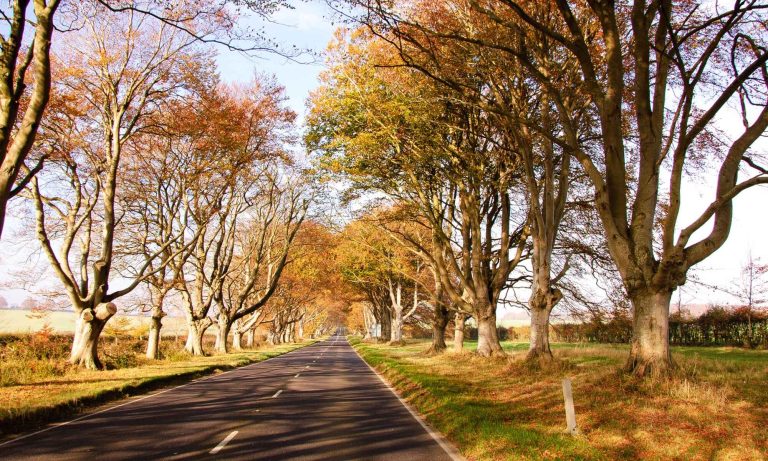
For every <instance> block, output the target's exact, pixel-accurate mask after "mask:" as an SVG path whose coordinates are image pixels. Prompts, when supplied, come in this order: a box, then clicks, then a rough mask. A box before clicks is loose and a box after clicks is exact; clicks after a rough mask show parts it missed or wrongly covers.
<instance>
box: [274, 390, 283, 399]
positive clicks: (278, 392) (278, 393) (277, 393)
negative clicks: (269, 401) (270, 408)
mask: <svg viewBox="0 0 768 461" xmlns="http://www.w3.org/2000/svg"><path fill="white" fill-rule="evenodd" d="M282 393H283V390H282V389H280V390H279V391H277V392H275V395H273V396H272V398H273V399H274V398H275V397H277V396H278V395H280V394H282Z"/></svg>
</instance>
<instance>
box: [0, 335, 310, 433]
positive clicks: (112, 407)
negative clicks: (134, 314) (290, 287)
mask: <svg viewBox="0 0 768 461" xmlns="http://www.w3.org/2000/svg"><path fill="white" fill-rule="evenodd" d="M310 346H311V344H310ZM302 349H303V346H302V347H300V348H298V349H294V350H292V351H290V352H286V353H284V354H280V355H276V356H274V357H270V358H268V359H265V360H262V361H259V362H254V363H251V364H249V365H244V366H242V367H238V368H233V369H232V370H229V371H225V372H223V373H218V374H214V375H209V376H203V377H202V378H197V379H193V380H192V381H189V382H188V383H184V384H181V385H178V386H175V387H171V388H170V389H164V390H162V391H160V392H155V393H154V394H149V395H145V396H143V397H139V398H138V399H134V400H129V401H127V402H124V403H120V404H117V405H114V406H111V407H109V408H105V409H103V410H99V411H94V412H93V413H88V414H87V415H83V416H80V417H78V418H75V419H70V420H69V421H64V422H63V423H55V424H51V425H50V426H48V427H46V428H43V429H40V430H39V431H35V432H30V433H29V434H25V435H22V436H19V437H16V438H13V439H11V440H8V441H5V442H2V443H0V447H2V446H5V445H10V444H12V443H14V442H18V441H19V440H24V439H27V438H29V437H32V436H35V435H37V434H42V433H43V432H48V431H50V430H53V429H57V428H59V427H62V426H66V425H68V424H72V423H76V422H78V421H81V420H83V419H87V418H90V417H92V416H96V415H99V414H101V413H105V412H107V411H112V410H115V409H117V408H120V407H124V406H126V405H131V404H134V403H136V402H141V401H142V400H146V399H151V398H152V397H157V396H158V395H160V394H165V393H166V392H171V391H175V390H176V389H181V388H182V387H187V386H189V385H192V384H196V383H199V382H200V381H207V380H211V379H213V378H220V377H221V376H223V375H226V374H227V373H232V372H234V371H238V370H244V369H246V368H250V367H255V366H256V365H260V364H262V363H264V362H268V361H270V360H275V359H280V358H285V356H286V355H289V354H294V353H296V352H300V351H301V352H304V351H302ZM213 380H214V381H215V379H213Z"/></svg>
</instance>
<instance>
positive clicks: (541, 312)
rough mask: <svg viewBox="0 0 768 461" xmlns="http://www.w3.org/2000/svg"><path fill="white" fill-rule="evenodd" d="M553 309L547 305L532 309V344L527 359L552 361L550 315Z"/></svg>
mask: <svg viewBox="0 0 768 461" xmlns="http://www.w3.org/2000/svg"><path fill="white" fill-rule="evenodd" d="M551 313H552V310H551V309H549V308H548V307H547V306H545V307H543V308H542V307H537V308H533V309H531V345H530V347H529V348H528V356H527V357H526V360H540V361H551V360H552V349H551V348H550V347H549V316H550V314H551Z"/></svg>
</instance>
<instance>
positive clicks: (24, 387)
mask: <svg viewBox="0 0 768 461" xmlns="http://www.w3.org/2000/svg"><path fill="white" fill-rule="evenodd" d="M207 339H208V343H209V344H208V345H207V346H208V348H207V350H211V348H212V347H211V346H212V344H210V342H211V340H212V338H207ZM70 343H71V337H68V336H65V335H54V334H48V333H36V334H31V335H30V334H25V335H6V336H0V438H2V436H3V435H7V434H9V433H14V432H20V431H22V430H25V429H29V428H33V427H35V426H38V425H40V424H43V423H46V422H49V421H51V420H54V419H57V418H62V417H67V416H70V415H73V414H75V413H77V412H79V411H81V410H82V409H84V408H86V407H92V406H94V405H98V404H101V403H104V402H107V401H110V400H114V399H118V398H122V397H125V396H128V395H132V394H137V393H143V392H147V391H149V390H151V389H153V388H157V387H161V386H165V385H168V384H174V383H180V382H183V381H188V380H190V379H193V378H195V377H199V376H203V375H206V374H211V373H217V372H220V371H224V370H228V369H232V368H234V367H238V366H242V365H246V364H249V363H253V362H258V361H261V360H265V359H267V358H269V357H274V356H276V355H279V354H283V353H285V352H289V351H291V350H293V349H296V348H298V347H302V346H303V345H306V344H309V342H305V343H303V344H286V345H280V346H266V345H265V346H261V347H258V348H256V349H253V350H246V351H242V352H234V353H230V354H225V355H211V356H208V357H193V356H191V355H188V354H187V353H185V352H184V351H183V350H181V349H182V346H183V342H182V341H178V342H176V341H163V342H161V354H162V357H163V359H162V360H148V359H146V358H144V357H143V349H144V347H145V341H142V340H138V339H135V338H131V337H115V338H112V339H108V340H104V339H102V341H101V345H100V351H101V352H100V354H101V357H102V360H103V361H104V362H105V365H106V366H107V370H106V371H89V370H85V369H80V368H76V367H73V366H70V365H69V364H68V363H67V361H66V357H67V351H68V349H69V347H70Z"/></svg>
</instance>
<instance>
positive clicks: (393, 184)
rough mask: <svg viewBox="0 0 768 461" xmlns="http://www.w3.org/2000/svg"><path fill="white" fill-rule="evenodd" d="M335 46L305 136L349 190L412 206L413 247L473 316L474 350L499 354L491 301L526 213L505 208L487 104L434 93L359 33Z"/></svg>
mask: <svg viewBox="0 0 768 461" xmlns="http://www.w3.org/2000/svg"><path fill="white" fill-rule="evenodd" d="M338 48H339V51H338V53H336V54H333V55H332V57H331V59H332V64H331V70H330V71H329V72H328V73H327V74H326V75H325V77H324V78H325V83H324V85H323V86H322V87H321V89H320V90H319V91H318V92H317V93H316V94H314V95H313V106H312V113H311V115H310V119H309V120H310V122H309V123H310V132H309V135H308V137H307V142H308V143H309V145H310V147H311V148H312V149H314V150H318V151H322V152H323V153H324V155H325V156H326V162H327V164H328V165H329V167H330V168H332V169H334V170H336V171H339V172H343V174H344V175H346V176H347V178H348V179H350V180H352V181H353V183H355V187H356V188H357V189H367V190H375V191H378V192H383V193H385V194H388V195H389V196H390V197H393V198H394V199H396V200H402V201H403V203H405V204H408V205H410V206H413V207H415V208H416V209H417V210H419V214H420V216H421V217H422V218H423V219H424V220H425V221H426V222H428V223H429V226H430V228H431V229H432V231H433V238H432V242H431V246H432V248H433V249H434V251H428V249H426V248H420V249H419V248H418V246H415V247H414V248H415V249H416V251H417V252H418V254H419V255H420V256H421V257H422V258H423V259H424V261H426V262H427V263H428V264H429V265H430V266H431V267H433V268H434V269H435V271H436V273H437V274H438V276H439V277H440V279H441V282H442V287H443V289H444V290H445V292H446V294H447V296H448V297H449V299H450V300H451V303H452V305H453V307H454V308H455V309H457V310H462V311H463V312H465V313H468V314H470V315H472V316H473V317H474V318H475V319H476V320H477V322H478V326H479V331H480V334H479V346H478V353H479V354H481V355H495V354H503V350H502V348H501V345H500V343H499V340H498V337H497V335H496V308H497V303H498V302H499V297H500V294H501V292H502V291H503V290H504V288H505V287H506V286H507V280H508V277H509V275H510V273H511V272H512V270H514V269H515V268H516V267H517V265H518V263H519V262H520V261H521V260H522V258H523V257H524V249H525V242H526V239H527V227H526V220H527V218H526V217H524V216H525V214H526V213H525V212H523V213H520V214H519V215H518V216H513V212H518V211H519V206H518V205H519V204H518V203H515V202H514V201H513V198H514V197H513V195H512V194H511V193H510V190H511V188H512V183H513V182H514V181H515V180H516V178H515V171H516V169H517V168H518V163H519V162H518V161H517V159H515V158H514V157H513V156H510V155H509V146H507V145H505V144H504V142H503V140H502V141H501V142H500V141H499V139H498V138H499V136H498V133H497V132H496V131H495V129H494V126H495V121H493V120H492V119H491V118H490V117H489V116H488V113H487V112H485V111H483V110H479V109H478V106H477V105H472V104H464V103H463V102H457V101H456V100H454V99H450V98H442V97H441V96H440V95H441V91H440V90H441V89H440V88H439V87H436V86H434V85H430V81H429V80H426V79H424V78H420V77H419V75H418V74H415V73H413V72H404V71H401V72H398V70H399V69H400V68H401V67H402V65H401V64H400V66H401V67H400V68H399V67H398V65H399V64H398V62H397V61H392V59H391V58H388V57H387V56H389V54H388V53H387V49H386V48H382V44H381V43H378V42H377V41H376V40H372V39H371V37H369V36H366V34H365V33H364V32H361V31H356V35H354V36H353V37H352V40H351V43H350V44H349V45H348V46H347V45H345V44H343V43H341V44H339V46H338ZM334 60H335V61H334ZM377 66H379V67H377ZM382 68H383V70H382ZM476 83H478V84H480V82H476ZM467 96H468V97H471V95H467ZM516 214H517V213H516ZM520 215H521V216H523V218H522V219H520ZM513 218H516V219H513ZM411 243H416V242H411Z"/></svg>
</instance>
